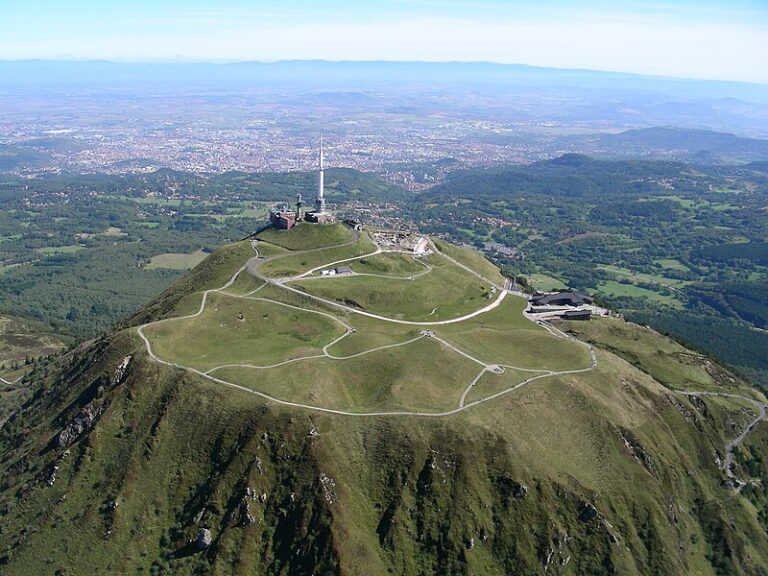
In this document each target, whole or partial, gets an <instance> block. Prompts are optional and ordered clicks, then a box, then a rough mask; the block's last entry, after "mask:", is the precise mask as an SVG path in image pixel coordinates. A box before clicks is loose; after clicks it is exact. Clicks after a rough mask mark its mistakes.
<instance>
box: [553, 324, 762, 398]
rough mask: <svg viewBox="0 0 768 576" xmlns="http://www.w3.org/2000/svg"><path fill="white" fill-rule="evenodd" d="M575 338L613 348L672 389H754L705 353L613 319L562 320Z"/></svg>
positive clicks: (634, 325) (653, 332)
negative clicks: (703, 354) (699, 352)
mask: <svg viewBox="0 0 768 576" xmlns="http://www.w3.org/2000/svg"><path fill="white" fill-rule="evenodd" d="M561 325H562V327H563V328H565V329H567V330H568V331H570V332H572V333H573V334H575V335H576V336H577V337H578V338H580V339H582V340H586V341H588V342H592V343H593V344H594V345H596V346H599V347H601V348H604V349H606V350H609V351H612V352H614V353H616V354H618V355H619V356H621V357H622V358H624V359H625V360H626V361H627V362H629V363H631V364H633V365H634V366H636V367H638V368H639V369H641V370H642V371H643V372H646V373H648V374H650V375H651V376H653V378H655V379H656V380H657V381H659V382H661V383H662V384H665V385H668V386H671V387H673V388H682V389H686V388H693V389H700V390H718V389H720V390H722V388H723V387H730V388H733V389H737V388H738V389H739V390H741V392H742V393H745V394H747V395H749V394H750V393H752V392H753V389H752V388H750V387H748V386H746V385H745V384H744V383H743V382H741V381H740V380H738V379H737V378H735V377H734V376H733V375H731V374H729V373H728V372H725V371H724V370H723V369H722V368H719V367H718V366H717V365H716V364H714V363H713V362H712V361H710V360H709V359H707V358H706V357H705V356H702V355H700V354H697V353H695V352H691V351H690V350H688V349H686V348H684V347H683V346H681V345H680V344H677V343H676V342H675V341H674V340H672V339H670V338H667V337H665V336H662V335H660V334H659V333H658V332H655V331H654V330H651V329H650V328H646V327H643V326H638V325H637V324H632V323H629V322H624V321H623V320H619V319H616V318H599V319H595V320H592V321H590V322H562V323H561Z"/></svg>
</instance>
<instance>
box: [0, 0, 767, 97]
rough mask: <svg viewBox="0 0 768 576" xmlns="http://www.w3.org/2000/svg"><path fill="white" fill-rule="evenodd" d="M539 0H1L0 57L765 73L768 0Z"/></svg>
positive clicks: (759, 76) (760, 77) (763, 78)
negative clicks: (485, 64) (417, 62)
mask: <svg viewBox="0 0 768 576" xmlns="http://www.w3.org/2000/svg"><path fill="white" fill-rule="evenodd" d="M368 4H370V5H368ZM542 4H544V2H542V1H534V0H511V1H510V0H508V1H503V0H478V1H463V0H381V1H378V2H366V1H365V0H356V1H352V0H325V1H324V2H318V1H317V0H314V1H310V0H305V1H295V0H283V1H281V2H275V1H273V2H266V1H260V0H251V1H246V0H220V1H218V2H213V1H202V0H121V1H115V0H0V59H28V58H56V59H61V58H66V59H71V58H87V59H109V60H121V61H154V60H162V61H168V60H174V59H182V60H195V61H199V60H204V61H217V60H226V61H233V60H234V61H236V60H265V61H273V60H285V59H316V58H318V59H328V60H373V59H377V60H431V61H446V60H463V61H471V60H487V61H494V62H508V63H524V64H532V65H539V66H556V67H567V68H590V69H598V70H617V71H624V72H639V73H644V74H659V75H665V76H679V77H689V78H712V79H724V80H744V81H750V82H761V83H768V65H766V64H765V62H766V61H768V0H717V1H716V0H691V1H681V0H667V1H657V0H649V1H639V0H638V1H629V0H614V1H607V0H598V1H594V0H593V1H590V0H581V1H578V2H577V1H574V0H555V1H547V2H546V7H542Z"/></svg>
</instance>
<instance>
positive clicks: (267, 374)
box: [215, 338, 480, 412]
mask: <svg viewBox="0 0 768 576" xmlns="http://www.w3.org/2000/svg"><path fill="white" fill-rule="evenodd" d="M479 370H480V367H479V366H477V364H475V363H473V362H470V361H469V360H466V359H465V358H463V357H461V356H459V355H458V354H455V353H453V352H451V351H449V350H446V349H441V346H440V345H439V343H438V342H436V341H434V340H430V339H428V338H424V339H422V340H418V341H417V342H414V343H412V344H409V345H408V346H404V347H400V348H389V349H386V350H379V351H376V352H372V353H370V354H367V355H365V356H361V357H358V358H353V359H351V360H342V361H336V360H331V359H316V360H307V361H302V362H297V363H295V364H292V365H291V368H290V369H289V370H280V369H273V370H258V371H257V370H248V369H247V368H229V369H222V370H217V371H216V372H215V376H217V377H220V378H224V379H228V380H231V381H232V382H237V383H238V384H242V385H245V386H248V387H251V388H253V389H254V390H258V391H260V392H264V393H267V394H270V395H272V396H275V397H277V398H281V399H284V400H290V401H291V402H306V403H308V404H312V405H318V406H323V407H326V408H333V409H336V410H350V411H353V412H365V411H376V410H425V411H439V410H451V409H453V408H455V407H456V406H457V405H458V401H459V398H460V396H461V393H462V392H463V390H464V389H465V388H466V386H467V384H468V383H469V382H470V381H471V380H472V379H473V378H474V377H475V376H476V375H477V373H478V372H479Z"/></svg>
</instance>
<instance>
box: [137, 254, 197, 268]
mask: <svg viewBox="0 0 768 576" xmlns="http://www.w3.org/2000/svg"><path fill="white" fill-rule="evenodd" d="M207 257H208V252H205V251H203V250H198V251H196V252H193V253H192V254H179V253H171V252H168V253H166V254H158V255H157V256H152V258H151V259H150V261H149V264H147V266H146V270H155V269H157V268H170V269H172V270H190V269H192V268H194V267H195V266H197V265H198V264H200V262H202V261H203V260H205V259H206V258H207Z"/></svg>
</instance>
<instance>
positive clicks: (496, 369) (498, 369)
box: [137, 236, 766, 491]
mask: <svg viewBox="0 0 768 576" xmlns="http://www.w3.org/2000/svg"><path fill="white" fill-rule="evenodd" d="M358 239H359V236H357V238H356V239H354V240H352V241H350V242H345V243H343V244H339V245H335V246H324V247H322V248H315V249H310V250H302V251H292V252H289V253H288V254H280V255H278V256H274V257H272V258H269V259H268V260H273V259H277V258H281V257H285V256H289V255H296V254H301V253H307V252H316V251H319V250H325V249H328V248H334V247H339V246H346V245H350V244H352V243H354V242H356V241H357V240H358ZM432 245H433V246H434V244H432ZM252 246H253V248H254V251H255V252H256V256H255V257H254V258H251V259H249V260H248V261H247V262H246V263H245V264H243V266H241V267H240V268H239V269H238V270H237V271H236V272H235V273H234V274H233V275H232V277H231V278H230V279H229V280H228V281H227V282H226V283H225V284H224V285H223V286H221V287H220V288H215V289H209V290H205V291H204V292H203V296H202V300H201V302H200V307H199V309H198V310H197V312H195V313H193V314H190V315H187V316H181V317H176V318H166V319H163V320H158V321H156V322H149V323H147V324H143V325H142V326H139V327H138V328H137V332H138V335H139V337H140V338H141V339H142V341H143V342H144V345H145V347H146V350H147V353H148V354H149V356H150V357H151V358H152V359H153V360H154V361H156V362H158V363H160V364H163V365H166V366H171V367H174V368H181V369H183V370H187V371H189V372H192V373H194V374H197V375H198V376H200V377H202V378H206V379H208V380H211V381H213V382H216V383H218V384H222V385H225V386H228V387H231V388H235V389H237V390H241V391H243V392H246V393H249V394H254V395H256V396H258V397H261V398H264V399H265V400H268V401H270V402H274V403H276V404H279V405H282V406H289V407H292V408H301V409H306V410H312V411H316V412H323V413H328V414H335V415H339V416H351V417H394V416H414V417H428V418H436V417H447V416H453V415H456V414H459V413H461V412H463V411H465V410H468V409H470V408H474V407H476V406H479V405H481V404H485V403H487V402H491V401H493V400H496V399H498V398H500V397H502V396H504V395H506V394H509V393H511V392H514V391H516V390H518V389H520V388H522V387H523V386H526V385H528V384H530V383H532V382H535V381H537V380H542V379H544V378H551V377H555V376H563V375H569V374H580V373H585V372H589V371H592V370H594V369H595V368H596V367H597V357H596V355H595V351H594V349H593V348H592V346H591V345H590V344H588V343H586V342H582V341H580V340H578V339H576V338H574V337H573V336H570V335H568V334H566V333H565V332H563V331H561V330H559V329H557V328H555V327H554V326H552V325H551V324H549V323H547V322H541V321H539V322H536V323H537V324H539V325H540V326H542V327H543V328H544V329H545V330H547V331H548V332H549V333H550V334H552V336H554V337H556V338H558V339H563V340H569V341H572V342H576V343H578V344H579V345H582V346H584V347H586V349H587V350H588V351H589V357H590V365H589V366H588V367H585V368H577V369H572V370H560V371H552V370H544V369H531V368H520V367H516V366H510V365H505V364H495V363H493V364H489V363H486V362H484V361H482V360H480V359H478V358H476V357H474V356H472V355H470V354H469V353H467V352H466V351H463V350H461V349H459V348H458V347H457V346H455V345H454V344H452V343H450V342H448V341H446V340H444V339H443V338H441V337H440V336H438V335H437V334H435V333H434V332H432V331H431V330H423V331H422V333H421V335H420V336H418V337H416V338H412V339H410V340H407V341H404V342H400V343H396V344H389V345H385V346H379V347H376V348H372V349H370V350H365V351H363V352H359V353H357V354H353V355H350V356H334V355H332V354H331V353H330V352H329V348H330V347H331V346H333V345H334V344H337V343H338V342H340V341H341V340H342V339H344V338H346V337H347V336H349V335H350V334H352V333H353V332H354V329H353V328H352V327H351V326H349V325H348V324H346V323H345V322H343V320H341V319H340V318H338V317H336V316H333V315H331V314H328V313H326V312H321V311H318V310H313V309H311V308H304V307H301V306H294V305H291V304H286V303H284V302H279V301H277V300H271V299H268V298H259V297H254V296H253V295H254V294H255V293H257V292H258V291H259V290H261V289H262V288H264V287H265V286H267V285H271V286H277V287H280V288H282V289H285V290H289V291H291V292H294V293H297V294H300V295H301V296H303V297H307V298H311V299H314V300H317V301H320V302H323V303H324V304H327V305H330V306H334V307H336V308H338V309H341V310H345V311H347V312H350V313H354V314H361V315H363V316H367V317H370V318H375V319H377V320H381V321H385V322H394V323H397V324H407V325H416V326H437V325H445V324H454V323H457V322H462V321H465V320H468V319H470V318H474V317H476V316H478V315H480V314H485V313H487V312H490V311H491V310H493V309H495V308H497V307H498V306H499V305H500V304H501V303H502V302H503V300H504V298H505V297H506V295H507V294H508V290H507V286H508V285H507V284H506V282H505V284H504V286H503V287H501V289H500V290H499V292H500V293H499V296H498V297H497V298H496V300H495V301H494V302H493V303H491V304H489V305H488V306H485V307H484V308H482V309H480V310H476V311H474V312H472V313H469V314H466V315H464V316H461V317H459V318H453V319H449V320H443V321H437V322H414V321H407V320H399V319H396V318H388V317H385V316H380V315H377V314H371V313H368V312H365V311H363V310H358V309H356V308H353V307H350V306H346V305H344V304H340V303H338V302H334V301H332V300H328V299H325V298H320V297H318V296H314V295H311V294H307V293H306V292H303V291H301V290H297V289H295V288H293V287H291V286H287V285H286V283H285V282H284V281H281V280H280V279H273V278H267V277H265V276H263V275H262V274H260V273H259V272H258V267H259V265H260V264H261V263H263V262H265V261H267V260H265V259H262V258H260V257H259V255H258V243H257V242H256V241H254V242H253V243H252ZM377 248H378V249H377V250H376V251H374V252H372V253H371V254H370V255H374V254H379V253H381V252H385V251H384V250H382V249H381V248H380V247H377ZM435 249H436V246H435ZM440 254H441V255H443V256H444V257H446V258H447V259H448V260H450V261H451V262H453V263H455V264H456V265H458V266H460V267H461V268H464V269H466V270H468V271H469V272H471V273H472V274H473V275H475V276H477V277H478V278H481V279H482V280H484V281H485V282H488V283H489V284H491V285H494V286H497V285H496V284H495V283H493V282H492V281H490V280H488V279H487V278H485V277H483V276H482V275H481V274H479V273H478V272H476V271H473V270H472V269H471V268H468V267H467V266H465V265H464V264H462V263H460V262H458V261H456V260H455V259H453V258H451V257H449V256H447V255H446V254H445V253H443V252H440ZM370 255H368V256H370ZM364 257H366V256H365V255H363V256H355V257H351V258H347V259H343V260H340V261H337V262H334V263H332V264H326V265H323V266H318V267H316V268H314V269H312V270H311V271H309V272H306V273H304V275H307V274H309V273H311V272H314V271H316V270H319V269H323V268H328V267H329V266H331V265H335V264H338V263H342V262H347V261H350V260H356V259H360V258H364ZM245 271H247V272H248V273H250V274H251V275H253V276H255V277H257V278H259V279H261V280H262V281H263V282H264V284H262V285H261V286H260V287H258V288H256V289H254V290H252V291H250V292H248V293H247V294H244V295H238V294H231V293H228V292H225V291H226V289H227V288H230V287H231V286H232V285H233V284H234V282H235V280H236V279H237V277H238V276H239V275H240V274H242V273H243V272H245ZM342 277H343V276H342ZM213 292H219V293H222V294H224V295H226V296H229V297H234V298H244V299H253V300H261V301H264V302H270V303H274V304H277V305H280V306H285V307H288V308H293V309H297V310H302V311H306V312H310V313H314V314H319V315H322V316H326V317H328V318H331V319H332V320H334V321H335V322H338V323H339V324H341V325H342V326H343V327H344V328H345V332H344V334H342V335H341V336H340V337H338V338H336V339H335V340H333V341H332V342H330V343H328V344H326V345H325V346H324V347H323V348H322V354H315V355H311V356H304V357H300V358H293V359H290V360H286V361H283V362H280V363H277V364H272V365H266V366H259V365H252V364H243V363H237V364H226V365H222V366H216V367H214V368H212V369H210V370H208V371H202V370H198V369H196V368H193V367H190V366H182V365H179V364H177V363H174V362H169V361H167V360H163V359H162V358H160V357H159V356H157V355H156V354H155V352H154V351H153V350H152V345H151V343H150V341H149V339H148V338H147V336H146V335H145V334H144V329H145V328H147V327H148V326H151V325H156V324H160V323H165V322H173V321H178V320H184V319H191V318H195V317H198V316H200V315H201V314H202V313H203V312H204V311H205V307H206V304H207V301H208V296H209V294H211V293H213ZM423 338H432V339H434V340H436V341H438V342H439V343H440V344H441V345H442V346H444V347H446V348H447V349H449V350H451V351H453V352H454V353H456V354H459V355H461V356H463V357H465V358H467V359H468V360H470V361H472V362H475V363H476V364H478V365H480V366H481V369H480V371H479V373H478V374H477V375H476V376H475V378H474V379H473V380H471V381H470V382H469V383H468V385H467V387H466V388H465V389H464V392H463V393H462V395H461V397H460V399H459V402H458V406H457V407H456V408H454V409H452V410H446V411H441V412H424V411H407V410H401V411H371V412H352V411H348V410H337V409H333V408H327V407H323V406H316V405H311V404H303V403H300V402H291V401H289V400H283V399H280V398H276V397H274V396H271V395H269V394H266V393H264V392H259V391H258V390H253V389H251V388H247V387H245V386H241V385H239V384H236V383H234V382H230V381H227V380H224V379H222V378H218V377H216V376H213V372H215V371H217V370H221V369H223V368H228V367H241V368H251V369H269V368H276V367H280V366H283V365H286V364H289V363H293V362H299V361H306V360H311V359H319V358H329V359H331V360H337V361H343V360H349V359H352V358H358V357H360V356H364V355H366V354H371V353H374V352H376V351H378V350H383V349H387V348H396V347H401V346H407V345H410V344H413V343H415V342H417V341H419V340H422V339H423ZM507 368H508V369H513V370H519V371H525V372H533V373H537V374H536V375H535V376H532V377H530V378H528V379H526V380H523V381H522V382H518V383H516V384H514V385H512V386H509V387H507V388H505V389H503V390H501V391H499V392H496V393H494V394H490V395H488V396H485V397H483V398H481V399H479V400H474V401H472V402H466V398H467V396H468V395H469V393H470V392H471V390H472V389H473V388H474V387H475V386H476V385H477V383H478V382H479V381H480V380H481V378H482V377H483V376H484V375H486V374H488V373H494V374H499V373H502V372H503V371H504V370H505V369H507ZM668 390H669V391H670V392H672V393H676V394H681V395H686V396H694V395H698V396H723V397H730V398H736V399H741V400H745V401H747V402H749V403H751V404H753V405H754V406H755V407H756V408H757V409H758V415H757V416H756V418H755V419H754V420H752V421H751V422H750V424H749V425H748V426H747V427H746V428H745V429H744V430H743V431H742V433H741V434H740V435H739V436H738V437H737V438H735V439H733V440H731V441H730V442H728V443H727V445H726V447H725V448H726V457H725V462H724V464H723V466H722V467H723V470H724V472H725V474H726V476H727V477H728V478H729V479H730V480H732V481H733V483H734V484H735V486H734V487H735V489H736V490H737V491H738V490H740V489H741V488H742V487H743V486H744V485H745V484H746V483H745V482H744V481H743V480H741V479H739V478H737V477H736V475H735V473H734V472H733V464H734V451H735V449H736V448H737V447H738V446H739V445H740V444H741V443H742V442H743V441H744V439H745V438H746V437H747V436H748V435H749V433H750V432H751V431H752V430H753V429H754V428H755V426H756V425H757V424H758V423H759V422H760V421H762V420H764V419H765V418H766V405H765V404H764V403H762V402H759V401H757V400H755V399H754V398H749V397H746V396H741V395H738V394H729V393H718V392H710V391H694V390H675V389H669V388H668Z"/></svg>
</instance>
